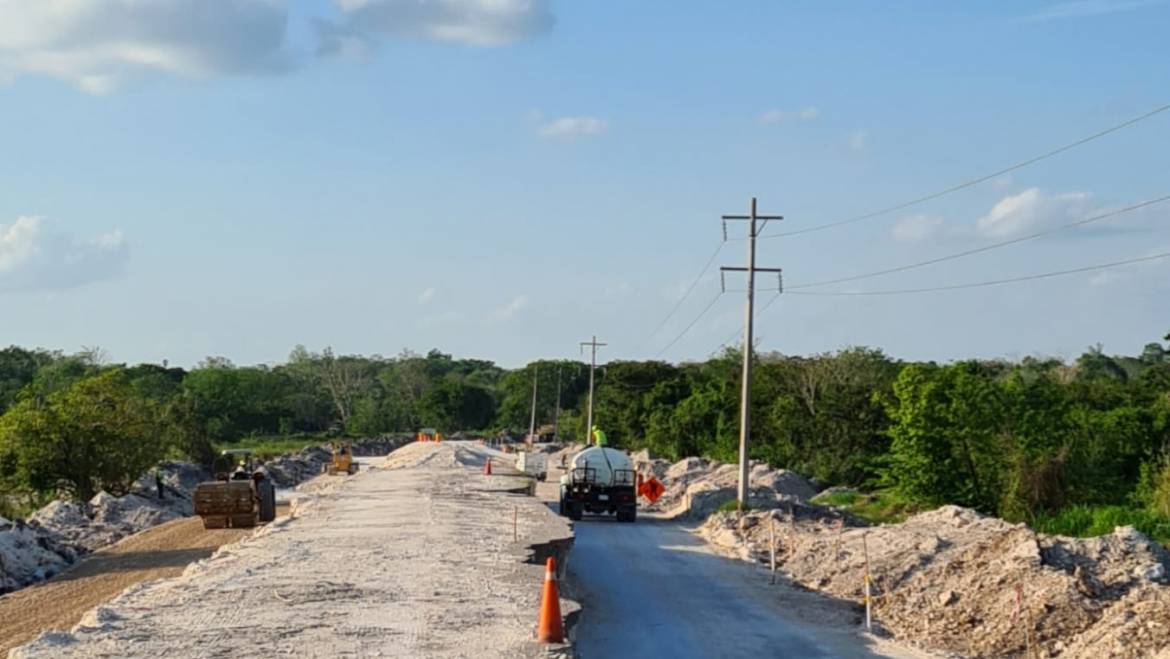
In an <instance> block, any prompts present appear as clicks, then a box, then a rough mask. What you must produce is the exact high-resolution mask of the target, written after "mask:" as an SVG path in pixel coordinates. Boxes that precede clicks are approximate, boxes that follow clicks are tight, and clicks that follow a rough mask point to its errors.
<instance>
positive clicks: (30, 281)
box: [0, 217, 130, 291]
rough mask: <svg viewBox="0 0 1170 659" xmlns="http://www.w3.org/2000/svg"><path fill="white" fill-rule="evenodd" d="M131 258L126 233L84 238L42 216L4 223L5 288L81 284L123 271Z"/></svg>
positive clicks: (0, 251) (0, 268) (0, 275)
mask: <svg viewBox="0 0 1170 659" xmlns="http://www.w3.org/2000/svg"><path fill="white" fill-rule="evenodd" d="M129 256H130V253H129V247H128V246H127V245H126V242H125V240H124V239H123V237H122V233H121V232H120V231H117V230H115V231H112V232H110V233H107V234H103V235H100V236H97V237H95V238H91V239H79V238H76V237H73V236H70V235H68V234H66V233H63V232H61V231H59V230H56V229H55V228H54V227H52V226H50V225H49V224H48V223H46V222H45V221H44V220H43V219H42V218H39V217H20V218H17V219H16V221H15V222H13V223H12V224H7V225H4V224H0V291H16V290H51V289H66V288H73V287H75V286H81V285H83V284H87V283H90V282H94V281H100V280H102V279H107V278H109V277H112V276H114V275H116V274H118V273H119V272H121V271H122V268H123V267H124V266H125V264H126V261H127V260H128V258H129Z"/></svg>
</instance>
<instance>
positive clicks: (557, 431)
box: [553, 366, 561, 442]
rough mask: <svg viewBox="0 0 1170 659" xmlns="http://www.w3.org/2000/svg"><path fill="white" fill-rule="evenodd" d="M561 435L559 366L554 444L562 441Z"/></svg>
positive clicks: (558, 371) (559, 369) (558, 367)
mask: <svg viewBox="0 0 1170 659" xmlns="http://www.w3.org/2000/svg"><path fill="white" fill-rule="evenodd" d="M560 434H561V367H560V366H557V411H556V413H555V414H553V442H557V441H560Z"/></svg>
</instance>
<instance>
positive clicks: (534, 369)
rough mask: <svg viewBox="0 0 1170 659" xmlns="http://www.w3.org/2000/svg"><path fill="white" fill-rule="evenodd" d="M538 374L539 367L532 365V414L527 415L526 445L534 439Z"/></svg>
mask: <svg viewBox="0 0 1170 659" xmlns="http://www.w3.org/2000/svg"><path fill="white" fill-rule="evenodd" d="M539 374H540V368H539V367H537V366H533V367H532V415H531V416H529V417H528V445H529V446H532V443H533V442H535V441H536V437H535V435H536V379H537V375H539Z"/></svg>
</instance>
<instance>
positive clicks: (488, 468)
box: [483, 458, 492, 476]
mask: <svg viewBox="0 0 1170 659" xmlns="http://www.w3.org/2000/svg"><path fill="white" fill-rule="evenodd" d="M483 473H484V475H485V476H491V475H492V459H491V458H488V459H487V462H485V463H483Z"/></svg>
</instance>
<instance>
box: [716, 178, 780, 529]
mask: <svg viewBox="0 0 1170 659" xmlns="http://www.w3.org/2000/svg"><path fill="white" fill-rule="evenodd" d="M782 219H784V218H783V217H781V216H780V215H757V214H756V198H755V197H752V203H751V206H750V208H749V212H748V214H747V215H724V216H723V222H724V227H725V229H724V231H725V232H726V223H727V220H745V221H747V222H748V240H747V244H748V248H747V267H744V268H729V267H724V268H720V270H721V271H722V272H746V273H747V305H746V308H745V309H744V319H743V389H742V391H741V393H740V401H739V490H738V492H737V494H736V499H737V500H738V502H739V507H740V510H742V509H743V508H744V506H746V505H747V500H748V442H749V441H750V439H751V428H752V329H753V328H752V321H753V319H754V318H753V316H754V314H755V292H756V273H757V272H775V273H779V272H780V269H779V268H757V267H756V237H758V236H759V235H760V232H761V231H763V230H764V227H765V226H767V224H768V220H782ZM761 220H762V221H763V224H760V225H759V226H758V227H757V225H756V223H757V222H758V221H761Z"/></svg>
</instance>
